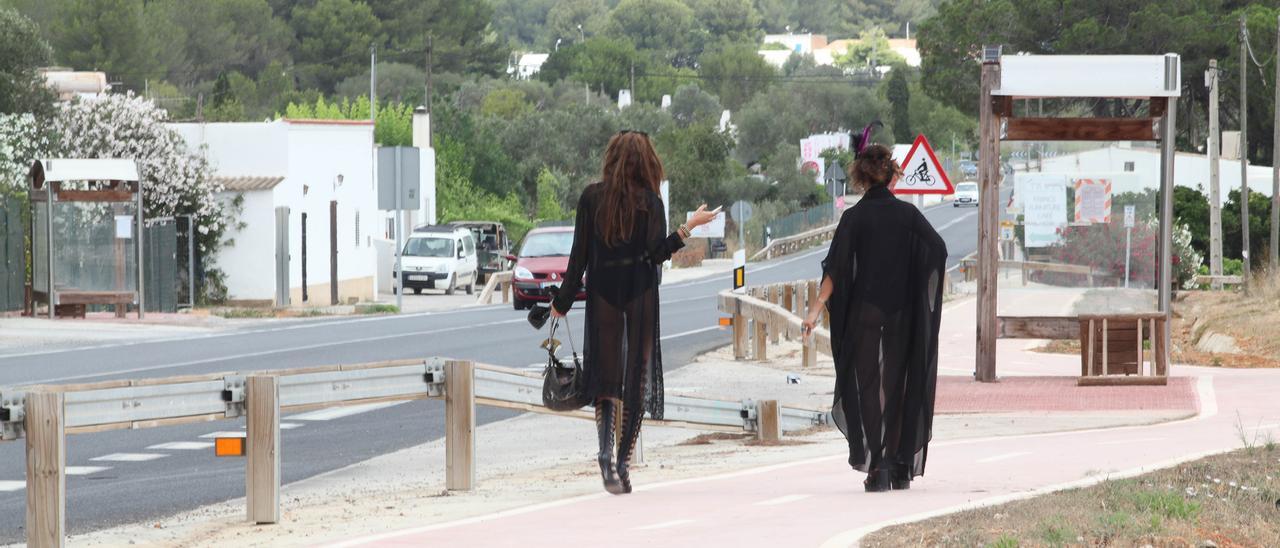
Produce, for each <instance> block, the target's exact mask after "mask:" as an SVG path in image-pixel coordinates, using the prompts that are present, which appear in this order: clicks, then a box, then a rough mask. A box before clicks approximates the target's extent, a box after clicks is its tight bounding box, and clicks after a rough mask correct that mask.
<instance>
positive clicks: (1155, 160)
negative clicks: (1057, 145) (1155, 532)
mask: <svg viewBox="0 0 1280 548" xmlns="http://www.w3.org/2000/svg"><path fill="white" fill-rule="evenodd" d="M1125 162H1133V164H1134V169H1133V172H1132V173H1129V175H1131V176H1133V177H1136V181H1137V186H1139V187H1142V188H1158V187H1159V184H1160V152H1159V151H1158V150H1155V149H1147V148H1126V147H1121V146H1110V147H1106V148H1101V149H1096V150H1090V151H1086V152H1080V153H1076V154H1068V155H1064V156H1057V157H1054V158H1046V159H1045V161H1044V169H1043V171H1045V172H1062V173H1080V174H1109V173H1123V172H1125V169H1124V168H1125ZM1218 162H1219V163H1218V180H1219V189H1220V191H1219V192H1220V195H1219V199H1220V201H1221V202H1224V203H1225V202H1226V201H1227V196H1228V194H1229V193H1230V192H1231V191H1232V190H1234V189H1237V188H1240V162H1239V161H1237V160H1218ZM1173 181H1174V184H1177V185H1178V186H1185V187H1191V188H1195V187H1196V186H1202V187H1203V189H1204V193H1205V195H1206V196H1208V194H1209V158H1208V156H1206V155H1204V154H1191V153H1182V152H1179V153H1177V154H1176V155H1175V156H1174V166H1173ZM1116 191H1117V192H1124V191H1123V190H1116ZM1249 191H1250V192H1258V193H1261V194H1263V195H1265V196H1270V195H1271V168H1270V167H1268V166H1252V165H1251V166H1249Z"/></svg>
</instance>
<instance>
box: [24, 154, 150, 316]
mask: <svg viewBox="0 0 1280 548" xmlns="http://www.w3.org/2000/svg"><path fill="white" fill-rule="evenodd" d="M27 194H28V196H29V198H30V202H31V225H30V230H31V232H30V238H31V240H30V241H31V248H32V249H31V274H32V275H31V278H32V279H31V286H32V292H31V295H32V301H33V306H34V305H35V304H40V303H43V304H45V305H46V306H47V308H48V311H47V312H48V315H49V317H50V318H54V317H56V316H57V315H59V314H61V315H80V316H83V314H84V311H85V307H86V306H113V307H114V308H115V313H116V316H117V317H124V316H125V314H126V312H127V311H128V309H129V307H130V306H132V307H134V309H135V310H137V313H138V317H139V318H141V317H143V314H144V312H143V305H144V303H143V299H144V296H143V265H142V261H143V258H142V257H143V253H142V234H143V227H144V226H145V225H144V223H143V205H142V183H141V181H140V180H139V178H138V166H137V164H136V163H135V162H134V161H133V160H80V159H47V160H37V161H35V162H34V163H33V164H32V165H31V171H30V186H29V188H28V190H27Z"/></svg>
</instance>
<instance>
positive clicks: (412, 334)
mask: <svg viewBox="0 0 1280 548" xmlns="http://www.w3.org/2000/svg"><path fill="white" fill-rule="evenodd" d="M926 216H927V217H928V218H929V220H930V222H932V223H933V224H934V226H935V227H937V228H938V230H939V231H940V232H941V233H942V234H943V236H944V238H945V239H946V240H947V245H948V249H949V251H950V254H951V256H950V258H949V263H950V264H954V263H955V262H956V261H958V260H959V259H960V258H962V257H964V256H965V255H967V254H968V253H970V252H972V251H973V250H974V249H975V248H976V242H977V235H976V234H977V230H976V226H977V214H976V209H972V208H961V209H955V208H952V207H951V206H949V205H944V206H941V207H935V208H932V209H929V210H927V211H926ZM824 253H825V250H814V251H810V252H807V253H803V254H799V255H794V256H790V257H784V258H781V259H777V260H774V261H770V262H766V263H760V264H758V265H753V266H752V268H750V269H749V270H748V283H750V284H752V285H755V284H766V283H776V282H782V281H789V280H796V279H803V278H812V277H816V276H817V275H818V272H819V271H818V262H819V260H820V259H821V257H822V255H823V254H824ZM727 284H728V280H727V279H720V278H716V279H704V280H695V281H691V282H684V283H678V284H672V285H668V286H664V287H663V289H662V326H663V339H664V340H663V351H664V362H665V363H666V364H667V367H668V368H675V367H678V366H679V365H681V364H685V363H688V362H689V361H691V360H692V358H693V357H694V356H696V355H698V354H700V353H702V352H706V351H708V350H710V349H713V348H717V347H719V346H722V345H724V344H728V343H729V335H728V334H727V333H725V332H723V331H720V330H719V329H718V328H716V327H714V326H715V325H716V319H717V317H718V316H719V314H718V312H717V311H716V309H715V295H716V293H717V292H719V291H720V290H722V289H723V288H724V287H725V286H726V285H727ZM570 317H571V319H574V320H575V322H581V317H582V315H581V314H571V315H570ZM574 329H575V332H576V333H582V326H581V323H575V328H574ZM539 342H540V338H539V334H538V333H537V332H535V331H533V330H532V329H530V328H529V327H528V325H527V324H526V323H525V320H524V314H523V313H516V312H514V311H512V310H511V309H510V307H509V306H488V307H476V308H469V309H464V310H458V311H450V312H440V313H425V314H407V315H402V316H394V317H372V318H354V319H337V320H314V321H300V322H298V323H293V324H288V325H283V326H273V327H269V328H257V329H245V330H237V331H231V332H224V333H219V334H216V335H209V336H201V337H193V338H185V339H180V340H161V341H150V342H141V343H135V344H121V345H114V346H100V347H95V348H85V349H70V350H59V351H54V352H48V353H33V354H21V355H7V356H5V355H0V386H8V385H18V384H33V383H68V382H90V381H100V380H108V379H117V378H145V377H166V376H173V375H188V374H198V373H213V372H219V371H248V370H266V369H283V368H293V367H304V366H315V365H327V364H334V363H361V362H371V361H379V360H389V359H400V358H420V357H426V356H448V357H459V358H468V359H473V360H477V361H481V362H485V363H492V364H497V365H504V366H510V367H524V366H529V365H532V364H533V363H535V362H537V361H538V360H539V358H538V352H539V350H538V348H537V347H538V343H539ZM443 416H444V414H443V408H442V405H441V404H440V403H439V402H429V401H423V402H411V403H405V404H399V405H392V406H368V407H360V408H351V409H345V410H333V411H328V412H316V413H308V414H304V415H301V416H298V415H294V416H288V415H287V416H286V417H285V421H284V423H285V424H284V425H282V427H283V428H285V429H284V430H283V431H282V436H281V437H282V444H283V448H282V456H283V461H284V462H283V463H282V473H283V479H284V481H285V482H286V483H287V482H293V481H297V480H300V479H304V478H307V477H310V476H313V475H316V474H319V473H323V472H326V471H329V470H334V469H337V468H341V467H343V466H347V465H350V464H353V463H355V462H359V461H362V460H365V459H368V458H370V457H373V456H376V455H379V454H385V453H388V452H392V451H396V450H399V449H402V448H405V447H409V446H412V445H416V444H419V443H424V442H427V441H430V440H433V439H438V438H440V437H442V436H443V435H444V432H443V426H444V420H443ZM510 416H513V414H512V413H511V412H508V411H503V410H495V409H488V408H481V409H480V410H479V411H478V416H477V422H479V423H482V424H483V423H487V422H491V421H495V420H501V419H504V418H507V417H510ZM242 424H243V422H242V421H218V422H210V423H203V424H196V425H184V426H174V427H166V428H156V429H150V430H137V431H116V432H104V433H98V434H82V435H76V436H72V437H71V438H70V439H69V442H68V451H67V465H68V467H69V469H68V480H67V499H68V508H67V523H68V528H69V530H70V531H71V532H72V533H73V534H74V533H82V532H86V531H91V530H97V529H101V528H105V527H110V526H113V525H117V524H121V523H130V522H138V521H143V520H146V519H151V518H156V517H160V516H164V515H168V514H171V513H174V512H177V511H182V510H186V509H191V508H196V507H199V506H203V505H206V504H212V503H216V502H220V501H224V500H228V499H232V498H236V497H240V496H243V495H244V472H243V470H244V468H243V466H244V463H243V461H241V460H239V459H215V458H213V456H212V450H211V448H210V446H209V444H210V443H211V439H209V438H207V437H202V436H208V435H211V434H213V433H215V432H220V431H221V432H237V431H242V428H241V425H242ZM24 462H25V460H24V455H23V445H22V444H21V443H0V543H7V542H20V541H21V540H22V539H23V530H22V527H23V522H24V515H25V504H26V501H25V493H24V491H23V477H24V473H25V472H24V470H25V469H24Z"/></svg>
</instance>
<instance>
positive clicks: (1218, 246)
mask: <svg viewBox="0 0 1280 548" xmlns="http://www.w3.org/2000/svg"><path fill="white" fill-rule="evenodd" d="M1204 77H1205V83H1206V84H1208V86H1209V273H1210V274H1212V275H1214V276H1221V275H1222V201H1221V200H1222V193H1221V191H1220V190H1219V179H1220V177H1219V173H1218V171H1219V169H1220V166H1219V160H1218V157H1219V153H1220V152H1221V151H1222V143H1221V141H1222V133H1221V132H1220V131H1219V129H1218V60H1217V59H1210V60H1209V71H1208V72H1206V73H1205V75H1204ZM1215 280H1216V278H1215ZM1213 288H1214V289H1222V283H1220V282H1218V281H1214V282H1213Z"/></svg>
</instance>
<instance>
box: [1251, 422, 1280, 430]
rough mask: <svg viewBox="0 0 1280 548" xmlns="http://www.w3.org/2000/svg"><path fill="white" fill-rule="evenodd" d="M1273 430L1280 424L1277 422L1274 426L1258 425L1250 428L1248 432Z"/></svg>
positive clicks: (1279, 426)
mask: <svg viewBox="0 0 1280 548" xmlns="http://www.w3.org/2000/svg"><path fill="white" fill-rule="evenodd" d="M1273 428H1280V422H1277V423H1275V424H1259V425H1257V426H1254V427H1253V428H1250V430H1254V431H1257V430H1271V429H1273Z"/></svg>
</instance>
